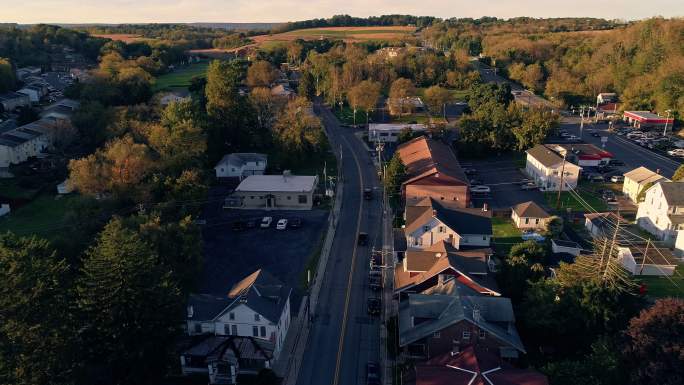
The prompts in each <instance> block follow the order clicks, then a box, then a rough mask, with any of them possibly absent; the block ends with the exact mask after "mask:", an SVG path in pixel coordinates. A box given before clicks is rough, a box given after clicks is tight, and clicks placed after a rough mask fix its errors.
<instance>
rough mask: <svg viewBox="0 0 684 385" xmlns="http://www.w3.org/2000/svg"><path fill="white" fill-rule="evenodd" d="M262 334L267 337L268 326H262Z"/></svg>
mask: <svg viewBox="0 0 684 385" xmlns="http://www.w3.org/2000/svg"><path fill="white" fill-rule="evenodd" d="M261 336H262V337H266V326H262V327H261Z"/></svg>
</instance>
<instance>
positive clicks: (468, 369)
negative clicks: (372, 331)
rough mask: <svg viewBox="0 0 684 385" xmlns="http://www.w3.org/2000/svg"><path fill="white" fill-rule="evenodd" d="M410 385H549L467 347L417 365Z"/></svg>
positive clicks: (543, 379) (537, 376)
mask: <svg viewBox="0 0 684 385" xmlns="http://www.w3.org/2000/svg"><path fill="white" fill-rule="evenodd" d="M402 384H406V385H549V381H548V379H547V378H546V376H544V375H543V374H541V373H539V372H535V371H533V370H530V369H518V368H516V367H514V366H513V365H511V364H510V363H509V362H507V361H505V360H503V359H501V357H499V356H497V355H496V354H494V353H493V352H492V351H488V350H486V349H483V348H481V347H479V346H477V347H474V346H472V345H469V346H466V347H464V348H463V349H461V350H460V351H454V352H450V353H446V354H442V355H439V356H436V357H434V358H432V359H430V360H428V361H426V362H424V363H419V364H416V365H415V366H414V367H413V368H412V369H411V370H410V371H409V373H408V374H407V375H406V376H405V378H404V380H403V381H402Z"/></svg>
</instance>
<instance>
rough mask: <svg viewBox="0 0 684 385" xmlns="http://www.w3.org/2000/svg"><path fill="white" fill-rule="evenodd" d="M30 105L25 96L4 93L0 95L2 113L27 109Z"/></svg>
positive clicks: (29, 100) (15, 93)
mask: <svg viewBox="0 0 684 385" xmlns="http://www.w3.org/2000/svg"><path fill="white" fill-rule="evenodd" d="M30 105H31V99H30V98H29V97H28V95H26V94H20V93H19V92H5V93H4V94H0V106H2V110H3V111H14V110H15V109H17V108H19V107H28V106H30Z"/></svg>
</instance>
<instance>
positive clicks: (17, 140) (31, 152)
mask: <svg viewBox="0 0 684 385" xmlns="http://www.w3.org/2000/svg"><path fill="white" fill-rule="evenodd" d="M55 127H56V121H55V119H51V118H44V119H40V120H38V121H35V122H33V123H29V124H26V125H23V126H21V127H17V128H15V129H13V130H9V131H6V132H3V133H2V134H0V168H4V167H9V165H10V164H19V163H21V162H24V161H26V160H27V159H28V158H30V157H34V156H38V155H39V154H40V153H42V152H43V151H44V150H45V149H47V148H48V147H49V146H50V145H51V143H52V139H53V136H54V135H53V132H54V129H55Z"/></svg>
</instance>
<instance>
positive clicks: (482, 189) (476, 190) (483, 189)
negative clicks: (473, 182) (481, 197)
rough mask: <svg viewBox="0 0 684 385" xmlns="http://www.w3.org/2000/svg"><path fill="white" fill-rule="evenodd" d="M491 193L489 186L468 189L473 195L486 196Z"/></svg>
mask: <svg viewBox="0 0 684 385" xmlns="http://www.w3.org/2000/svg"><path fill="white" fill-rule="evenodd" d="M491 191H492V189H491V188H490V187H489V186H483V185H477V186H472V187H471V188H470V192H473V193H480V194H486V193H489V192H491Z"/></svg>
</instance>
